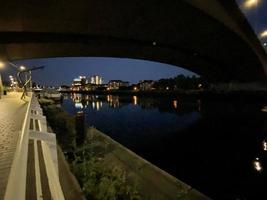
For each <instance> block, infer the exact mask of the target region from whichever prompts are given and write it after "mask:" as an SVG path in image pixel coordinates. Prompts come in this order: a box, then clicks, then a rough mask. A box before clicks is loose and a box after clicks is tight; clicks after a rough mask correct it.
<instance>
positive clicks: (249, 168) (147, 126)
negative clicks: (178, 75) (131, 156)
mask: <svg viewBox="0 0 267 200" xmlns="http://www.w3.org/2000/svg"><path fill="white" fill-rule="evenodd" d="M265 105H267V102H266V104H265V103H264V102H256V101H251V100H250V101H248V100H246V99H242V98H241V99H239V100H231V101H229V100H227V101H226V100H224V101H223V100H218V99H217V100H207V99H206V100H204V99H197V98H189V97H187V98H186V97H184V98H167V97H166V98H145V97H137V96H128V97H127V96H114V95H113V96H110V95H108V96H103V95H102V96H92V95H79V94H75V95H70V96H65V99H64V101H63V107H64V108H65V110H66V111H68V112H69V113H71V114H73V115H75V114H76V112H77V111H79V110H83V111H84V112H85V113H86V120H87V122H88V123H89V124H90V125H93V126H95V127H96V128H98V129H100V130H101V131H103V132H104V133H106V134H107V135H109V136H111V137H112V138H113V139H115V140H116V141H118V142H120V143H121V144H123V145H125V146H127V147H128V148H130V149H131V150H133V151H134V152H136V153H137V154H139V155H140V156H142V157H144V158H145V159H147V160H149V161H150V162H152V163H153V164H155V165H157V166H158V167H160V168H162V169H164V170H165V171H167V172H168V173H170V174H172V175H174V176H175V177H177V178H178V179H180V180H182V181H184V182H185V183H187V184H189V185H191V186H192V187H194V188H196V189H198V190H199V191H201V192H203V193H204V194H206V195H208V196H210V197H211V198H213V199H267V143H265V139H266V142H267V113H265V112H262V111H261V109H262V108H263V107H264V106H265Z"/></svg>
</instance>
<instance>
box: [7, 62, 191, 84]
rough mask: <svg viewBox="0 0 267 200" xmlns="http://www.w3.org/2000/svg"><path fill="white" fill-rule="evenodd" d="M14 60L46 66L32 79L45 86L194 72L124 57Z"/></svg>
mask: <svg viewBox="0 0 267 200" xmlns="http://www.w3.org/2000/svg"><path fill="white" fill-rule="evenodd" d="M14 63H16V64H18V65H25V66H29V67H31V66H42V65H45V68H44V69H43V70H40V71H36V72H34V73H33V80H34V81H35V82H36V83H38V84H41V85H46V86H60V85H62V84H67V85H70V84H71V82H72V80H73V78H75V77H78V76H80V75H83V76H93V75H100V76H102V77H103V79H104V82H105V83H107V82H108V81H109V80H114V79H119V80H124V81H129V82H131V83H137V82H138V81H139V80H145V79H146V80H147V79H149V80H158V79H160V78H167V77H174V76H176V75H179V74H185V75H188V76H191V75H193V74H194V73H192V72H189V71H187V70H185V69H182V68H179V67H175V66H172V65H168V64H163V63H158V62H151V61H144V60H136V59H125V58H103V57H102V58H101V57H79V58H50V59H32V60H23V61H17V62H14ZM7 69H8V70H7ZM14 73H15V70H12V71H11V70H10V67H8V68H6V70H4V71H3V72H2V74H3V75H4V76H5V77H8V75H10V74H14Z"/></svg>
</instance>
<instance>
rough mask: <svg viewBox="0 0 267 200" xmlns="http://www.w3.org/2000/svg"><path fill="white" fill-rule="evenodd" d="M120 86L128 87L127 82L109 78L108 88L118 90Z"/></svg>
mask: <svg viewBox="0 0 267 200" xmlns="http://www.w3.org/2000/svg"><path fill="white" fill-rule="evenodd" d="M120 87H129V82H127V81H121V80H111V81H109V82H108V89H109V90H118V89H120Z"/></svg>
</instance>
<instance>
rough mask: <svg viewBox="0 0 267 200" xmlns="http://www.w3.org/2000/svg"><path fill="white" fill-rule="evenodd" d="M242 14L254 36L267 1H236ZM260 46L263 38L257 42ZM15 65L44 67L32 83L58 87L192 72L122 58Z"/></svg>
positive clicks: (265, 23) (263, 24)
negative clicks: (94, 79) (90, 79)
mask: <svg viewBox="0 0 267 200" xmlns="http://www.w3.org/2000/svg"><path fill="white" fill-rule="evenodd" d="M247 1H255V0H247ZM237 2H238V3H239V5H240V7H241V9H242V10H243V12H244V14H245V15H246V16H247V18H248V20H249V22H250V24H251V26H252V27H253V28H254V30H255V32H256V33H257V35H259V34H260V33H261V32H263V31H264V30H265V29H267V12H266V10H267V1H266V0H258V5H257V6H255V7H254V6H252V7H251V8H245V7H244V2H245V1H244V0H237ZM260 40H261V42H262V43H264V42H267V39H266V38H265V39H262V38H261V39H260ZM16 64H18V65H26V66H40V65H45V69H43V70H42V71H36V72H34V74H33V80H34V81H35V82H37V83H38V84H41V85H47V86H59V85H62V84H67V85H70V84H71V81H72V80H73V78H75V77H78V76H79V75H84V76H92V75H100V76H102V77H103V78H104V82H105V83H107V82H108V81H109V80H113V79H120V80H124V81H129V82H131V83H137V82H138V81H140V80H145V79H149V80H158V79H160V78H168V77H174V76H176V75H179V74H184V75H187V76H191V75H193V74H194V73H192V72H189V71H188V70H185V69H182V68H179V67H177V66H172V65H168V64H163V63H156V62H150V61H144V60H135V59H122V58H101V57H99V58H96V57H82V58H81V57H80V58H51V59H33V60H24V61H17V62H16ZM8 69H9V70H7V69H5V70H4V71H3V72H2V74H3V76H4V77H5V79H7V77H8V75H10V74H14V73H15V72H14V71H12V70H10V68H8Z"/></svg>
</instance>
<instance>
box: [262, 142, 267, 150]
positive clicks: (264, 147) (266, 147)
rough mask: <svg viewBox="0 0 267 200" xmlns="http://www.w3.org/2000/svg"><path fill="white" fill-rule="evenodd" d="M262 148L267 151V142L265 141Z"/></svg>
mask: <svg viewBox="0 0 267 200" xmlns="http://www.w3.org/2000/svg"><path fill="white" fill-rule="evenodd" d="M262 146H263V150H264V151H267V142H265V141H263V142H262Z"/></svg>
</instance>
